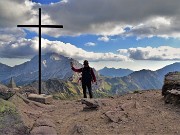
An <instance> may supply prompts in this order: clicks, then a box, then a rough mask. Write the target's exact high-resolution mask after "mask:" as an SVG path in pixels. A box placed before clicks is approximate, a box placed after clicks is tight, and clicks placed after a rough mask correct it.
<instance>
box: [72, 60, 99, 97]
mask: <svg viewBox="0 0 180 135" xmlns="http://www.w3.org/2000/svg"><path fill="white" fill-rule="evenodd" d="M83 65H84V67H83V68H80V69H76V68H74V67H73V63H72V62H71V69H72V70H73V71H75V72H79V73H80V72H82V78H81V81H82V89H83V95H84V98H87V95H86V88H88V92H89V97H90V98H93V93H92V86H91V83H92V82H96V77H95V75H94V72H93V69H92V68H91V67H90V66H89V62H88V61H87V60H85V61H84V63H83Z"/></svg>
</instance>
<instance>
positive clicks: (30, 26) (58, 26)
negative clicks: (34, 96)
mask: <svg viewBox="0 0 180 135" xmlns="http://www.w3.org/2000/svg"><path fill="white" fill-rule="evenodd" d="M17 27H28V28H34V27H36V28H39V94H41V82H42V81H41V80H42V78H41V76H42V71H41V28H42V27H43V28H63V25H42V24H41V8H39V25H17Z"/></svg>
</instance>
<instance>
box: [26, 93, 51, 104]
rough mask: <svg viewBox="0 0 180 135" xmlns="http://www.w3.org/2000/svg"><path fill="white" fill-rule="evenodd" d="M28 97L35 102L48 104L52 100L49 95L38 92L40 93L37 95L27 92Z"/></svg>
mask: <svg viewBox="0 0 180 135" xmlns="http://www.w3.org/2000/svg"><path fill="white" fill-rule="evenodd" d="M28 99H29V100H33V101H36V102H40V103H43V104H50V103H51V102H52V100H53V98H52V96H51V95H45V94H40V95H38V94H29V95H28Z"/></svg>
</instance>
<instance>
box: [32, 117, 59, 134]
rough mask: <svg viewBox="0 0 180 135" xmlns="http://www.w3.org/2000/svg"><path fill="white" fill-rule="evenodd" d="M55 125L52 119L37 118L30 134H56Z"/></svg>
mask: <svg viewBox="0 0 180 135" xmlns="http://www.w3.org/2000/svg"><path fill="white" fill-rule="evenodd" d="M55 128H56V126H55V124H54V123H53V121H52V120H50V119H47V118H39V119H37V120H36V121H35V123H34V124H33V128H32V130H31V132H30V135H57V132H56V129H55Z"/></svg>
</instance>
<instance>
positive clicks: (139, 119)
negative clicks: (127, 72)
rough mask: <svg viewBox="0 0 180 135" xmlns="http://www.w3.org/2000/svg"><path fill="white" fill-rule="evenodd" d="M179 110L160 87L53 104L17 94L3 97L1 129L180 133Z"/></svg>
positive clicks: (33, 133) (100, 134) (80, 134)
mask: <svg viewBox="0 0 180 135" xmlns="http://www.w3.org/2000/svg"><path fill="white" fill-rule="evenodd" d="M82 103H83V104H82ZM87 106H88V107H89V108H88V109H87ZM94 106H95V108H94ZM179 112H180V108H179V107H178V106H174V105H171V104H166V103H165V102H164V100H163V96H162V95H161V91H157V90H156V91H155V90H154V91H153V90H150V91H139V92H136V93H132V94H126V95H123V96H114V97H110V98H101V99H99V98H98V99H87V100H86V99H82V100H81V99H78V100H53V102H52V103H51V104H50V105H45V104H41V103H37V102H34V101H30V100H28V99H26V98H23V97H22V96H21V95H19V94H15V95H14V96H13V97H11V98H10V99H9V101H4V100H0V118H1V119H0V131H1V133H3V134H8V133H9V134H13V135H19V134H23V135H26V134H30V135H37V134H42V135H47V134H48V135H49V134H52V133H53V135H94V134H96V135H104V134H105V135H134V134H137V135H140V134H148V135H172V134H173V135H179V133H180V127H179V123H180V113H179ZM12 114H13V115H12ZM10 116H11V117H10ZM2 118H3V119H2ZM17 118H18V119H17ZM9 121H11V122H10V123H9ZM11 123H12V124H11ZM14 123H15V124H16V125H14ZM2 124H3V125H2ZM5 127H6V128H5Z"/></svg>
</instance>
